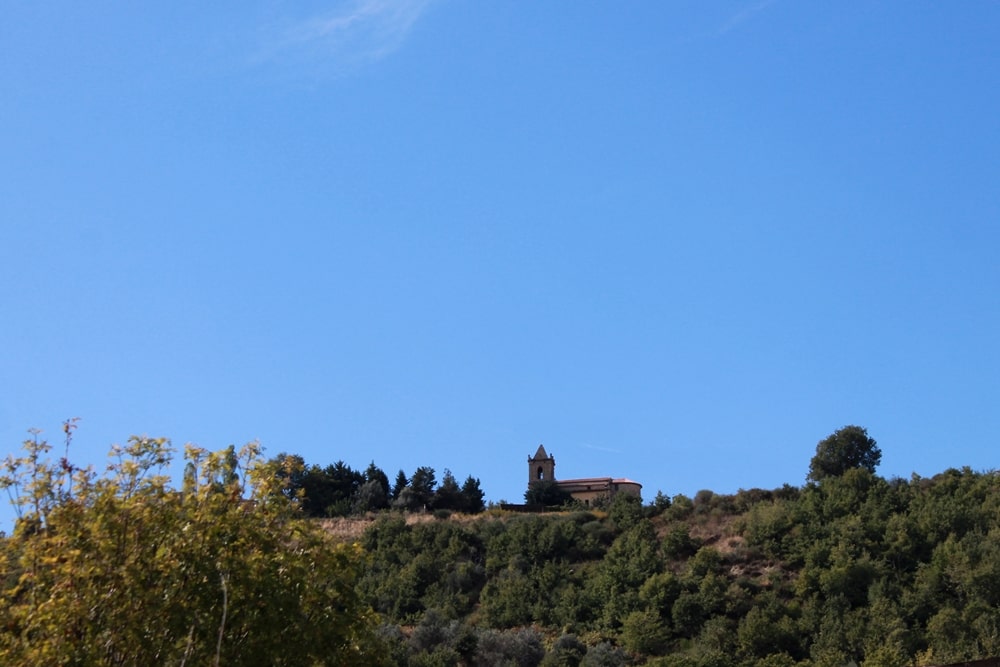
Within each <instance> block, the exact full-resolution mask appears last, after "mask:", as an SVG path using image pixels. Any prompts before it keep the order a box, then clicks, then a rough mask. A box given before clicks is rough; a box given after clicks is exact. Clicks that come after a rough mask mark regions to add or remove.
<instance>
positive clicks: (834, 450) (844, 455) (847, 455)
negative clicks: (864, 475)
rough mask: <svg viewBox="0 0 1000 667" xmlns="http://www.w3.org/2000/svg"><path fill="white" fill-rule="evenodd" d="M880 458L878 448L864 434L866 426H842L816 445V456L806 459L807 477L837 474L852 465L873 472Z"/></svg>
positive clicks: (866, 433)
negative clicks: (807, 461)
mask: <svg viewBox="0 0 1000 667" xmlns="http://www.w3.org/2000/svg"><path fill="white" fill-rule="evenodd" d="M881 460H882V450H880V449H879V448H878V446H877V445H876V444H875V440H874V439H873V438H870V437H868V431H867V429H864V428H862V427H860V426H845V427H843V428H841V429H838V430H837V431H834V432H833V433H832V434H830V435H829V436H827V437H826V438H824V439H823V440H820V441H819V443H818V444H817V445H816V455H815V456H813V458H812V460H811V461H810V462H809V475H808V479H810V480H812V481H819V480H821V479H823V478H824V477H839V476H840V475H843V474H844V473H845V472H847V471H848V470H851V469H854V468H860V469H863V470H867V471H868V472H872V473H873V472H875V468H876V467H878V464H879V462H880V461H881Z"/></svg>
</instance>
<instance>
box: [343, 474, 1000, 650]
mask: <svg viewBox="0 0 1000 667" xmlns="http://www.w3.org/2000/svg"><path fill="white" fill-rule="evenodd" d="M362 545H363V547H364V548H365V550H366V551H368V552H369V553H370V554H371V560H370V565H369V567H368V569H367V572H366V574H365V575H364V576H363V577H362V579H361V585H360V589H361V593H362V595H363V596H365V598H366V599H368V600H369V601H370V602H371V603H372V604H373V606H374V607H375V608H376V610H377V611H379V612H380V613H382V614H383V616H384V618H385V620H386V621H388V622H389V623H390V624H398V625H400V626H415V627H416V628H417V629H420V628H423V630H422V631H421V632H422V635H421V638H420V639H418V640H415V639H414V636H409V637H405V636H404V635H402V634H398V635H397V654H396V660H397V661H398V662H399V664H407V663H408V664H456V665H457V664H488V663H485V662H483V660H484V658H483V656H481V655H478V654H476V653H475V644H476V638H477V637H479V638H481V637H483V636H485V635H484V634H483V633H487V632H488V633H493V636H494V637H495V636H497V633H500V635H501V636H502V635H503V633H518V632H519V633H525V632H528V633H535V634H536V635H537V640H538V642H540V643H541V645H542V646H544V647H546V648H547V651H542V652H539V651H537V650H536V651H534V652H532V651H531V650H528V649H527V648H525V646H526V644H525V643H524V641H521V642H520V643H518V642H516V641H514V640H513V639H511V640H510V644H511V647H510V650H509V652H508V653H507V654H505V655H506V657H505V658H503V660H513V661H514V662H515V663H516V664H571V665H572V664H624V663H623V661H624V660H625V659H626V656H627V659H628V661H629V662H630V663H633V664H642V663H646V664H654V665H685V666H692V667H694V666H701V665H704V666H706V667H707V666H713V667H715V666H718V667H730V666H731V667H742V666H750V665H754V666H756V665H761V666H770V667H780V666H783V665H795V664H799V665H803V666H805V665H816V666H822V667H826V666H830V667H840V666H841V665H845V664H848V663H849V662H850V661H852V660H853V661H854V662H856V663H857V664H859V665H861V666H862V667H866V666H868V665H871V666H873V667H881V666H883V665H884V666H894V665H900V666H901V665H912V664H921V665H929V664H947V663H952V662H959V661H965V660H972V659H978V658H984V657H991V656H997V655H1000V477H998V475H996V474H994V473H978V472H973V471H971V470H969V469H963V470H948V471H946V472H944V473H942V474H940V475H938V476H936V477H934V478H932V479H922V478H919V477H916V476H914V477H913V478H912V479H910V480H903V479H893V480H885V479H882V478H880V477H878V476H877V475H875V474H874V473H873V472H871V471H870V470H868V469H865V468H864V467H858V468H850V469H847V470H846V471H845V472H844V473H843V474H842V475H839V476H826V477H823V478H822V479H820V480H819V481H818V482H814V483H809V484H807V485H806V486H804V487H802V488H794V487H789V486H785V487H783V488H781V489H776V490H774V491H764V490H751V491H741V492H740V493H738V494H735V495H729V496H724V495H717V494H714V493H712V492H710V491H703V492H699V493H698V494H697V496H696V497H695V498H694V499H688V498H685V497H683V496H680V497H676V498H675V499H674V502H673V503H671V504H670V506H669V507H664V503H662V502H660V504H659V505H650V506H647V507H640V506H639V505H638V504H637V503H633V502H632V501H630V500H629V499H628V498H627V497H626V496H620V497H619V498H617V499H616V501H615V502H614V503H613V504H612V505H611V507H610V508H609V511H608V514H607V515H605V514H604V513H600V512H591V511H577V512H564V513H553V514H545V515H509V514H503V513H495V512H490V513H487V516H485V517H483V518H482V519H481V520H479V521H476V522H474V523H461V524H460V523H455V522H447V521H438V522H431V523H423V524H420V525H413V526H408V525H407V524H406V523H405V522H404V521H402V520H401V519H399V518H394V517H390V516H387V517H384V518H381V519H379V520H378V521H376V522H375V523H374V524H373V525H372V526H371V527H370V528H369V530H368V531H367V533H366V535H365V537H364V540H363V542H362ZM428 636H436V637H437V638H438V641H437V643H435V642H432V641H428V639H427V637H428ZM521 639H522V640H523V637H521ZM529 643H530V642H529ZM463 647H464V648H463ZM518 647H520V648H518ZM567 647H572V648H571V649H570V648H567ZM598 647H600V648H598ZM519 650H520V651H521V652H520V653H519V652H518V651H519ZM588 650H590V651H596V652H598V653H600V655H602V656H603V657H602V658H600V660H602V661H603V662H596V663H595V662H594V661H595V660H598V658H597V657H595V656H596V654H595V656H592V657H591V658H590V659H589V661H588V662H586V663H583V662H581V661H582V660H584V659H585V658H586V656H588V655H590V654H589V653H588ZM489 664H506V663H503V662H502V661H501V662H500V663H489Z"/></svg>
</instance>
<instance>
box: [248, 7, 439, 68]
mask: <svg viewBox="0 0 1000 667" xmlns="http://www.w3.org/2000/svg"><path fill="white" fill-rule="evenodd" d="M433 2H434V0H349V1H348V2H341V3H339V4H338V5H337V6H336V7H334V8H333V9H331V10H329V11H326V12H322V13H318V14H314V15H311V16H307V17H305V18H300V19H298V20H295V21H292V22H290V23H286V24H285V25H284V26H283V27H282V28H279V29H273V30H271V31H269V32H270V35H269V36H268V38H267V39H266V44H265V46H264V48H263V52H262V53H261V54H260V58H259V59H260V60H261V61H282V60H288V61H293V62H294V61H297V62H302V61H310V62H312V63H313V64H314V65H322V66H326V67H332V68H333V69H336V70H344V69H353V68H355V67H358V66H362V65H365V64H369V63H372V62H375V61H378V60H381V59H383V58H385V57H386V56H388V55H390V54H392V53H393V52H395V51H397V50H398V49H399V48H400V47H401V46H402V45H403V43H404V42H405V41H406V38H407V36H408V35H409V34H410V32H411V31H412V30H413V27H414V25H416V23H417V21H418V20H419V19H420V17H421V16H423V15H424V13H425V12H426V11H427V9H428V8H429V7H430V6H431V4H432V3H433Z"/></svg>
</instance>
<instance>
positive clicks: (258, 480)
mask: <svg viewBox="0 0 1000 667" xmlns="http://www.w3.org/2000/svg"><path fill="white" fill-rule="evenodd" d="M73 426H74V423H73V422H72V421H71V422H67V423H66V425H65V430H66V433H67V445H68V443H69V439H70V436H71V434H72V429H73ZM67 448H68V447H67ZM49 451H50V446H49V445H48V444H47V443H46V442H45V441H42V440H39V439H38V436H37V433H36V434H35V436H34V437H33V438H32V439H30V440H28V441H26V442H25V445H24V454H23V455H22V456H20V457H13V456H12V457H8V458H7V460H6V461H5V463H4V471H3V475H2V476H0V486H3V487H6V489H7V490H8V493H9V494H10V496H11V498H12V500H13V501H14V506H15V508H16V510H17V513H18V519H17V522H16V527H15V529H14V531H13V534H12V535H10V536H5V537H3V538H0V549H2V556H0V567H2V568H3V572H2V575H3V579H2V586H3V590H2V596H0V664H3V665H8V666H11V667H17V666H20V665H25V666H27V665H32V666H35V665H142V666H147V665H192V666H193V665H199V666H200V665H240V666H243V665H307V666H310V667H312V666H317V665H378V664H382V663H383V661H384V660H383V656H384V655H385V652H384V650H383V645H382V643H381V642H380V641H379V640H378V638H377V637H376V634H375V630H376V625H377V618H376V617H375V615H374V613H373V612H372V611H371V610H370V609H369V608H367V607H366V606H365V605H364V604H363V602H362V601H361V600H360V598H359V597H358V595H357V593H356V587H355V583H356V579H357V577H358V574H359V568H360V567H361V565H362V558H363V554H362V553H361V551H360V548H359V547H357V546H356V545H345V544H335V543H332V542H331V541H330V540H329V539H328V537H327V535H326V534H325V533H324V532H323V531H322V529H320V528H319V527H318V526H316V525H315V524H312V523H310V522H308V521H306V520H303V519H302V518H300V517H299V516H297V513H296V508H295V506H294V502H293V501H292V500H290V499H288V498H286V497H284V496H283V495H282V494H281V493H280V489H279V488H278V487H279V486H280V480H281V477H282V471H279V470H275V469H274V464H269V463H266V462H264V461H263V460H262V459H261V457H260V447H259V446H258V445H257V444H255V443H254V444H249V445H246V446H244V447H243V448H241V449H240V450H238V451H237V450H235V449H234V448H232V447H230V448H229V449H227V450H223V451H221V452H207V451H205V450H202V449H199V448H195V447H191V446H188V447H187V448H186V449H185V453H184V458H185V460H186V469H185V474H184V483H183V486H182V488H180V489H176V488H173V487H171V484H170V478H169V476H167V475H166V474H165V472H166V470H167V467H168V465H169V464H170V461H171V457H172V454H173V450H172V449H171V447H170V444H169V442H168V441H166V440H164V439H153V438H146V437H133V438H131V439H130V440H129V441H128V444H127V445H125V446H116V447H114V448H113V449H112V451H111V454H110V455H109V458H110V462H109V465H108V466H107V469H106V470H105V471H103V472H102V473H100V474H98V473H97V472H95V471H94V470H93V469H91V468H78V467H75V466H73V465H72V464H71V463H70V462H69V461H68V460H67V459H66V458H62V459H60V460H58V461H53V460H51V459H50V458H48V452H49ZM286 472H289V473H290V472H292V471H286Z"/></svg>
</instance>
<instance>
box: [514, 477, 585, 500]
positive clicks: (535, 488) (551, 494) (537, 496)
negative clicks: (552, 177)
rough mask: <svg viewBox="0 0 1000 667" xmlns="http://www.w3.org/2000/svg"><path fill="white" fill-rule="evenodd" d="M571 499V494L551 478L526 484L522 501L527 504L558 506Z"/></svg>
mask: <svg viewBox="0 0 1000 667" xmlns="http://www.w3.org/2000/svg"><path fill="white" fill-rule="evenodd" d="M571 500H573V496H571V495H570V494H569V493H567V492H566V491H565V490H563V488H562V487H561V486H559V482H557V481H555V480H551V479H547V480H543V481H540V482H532V483H531V484H529V485H528V490H527V491H525V492H524V502H525V503H527V504H529V505H544V506H546V507H558V506H561V505H565V504H566V503H568V502H569V501H571Z"/></svg>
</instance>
